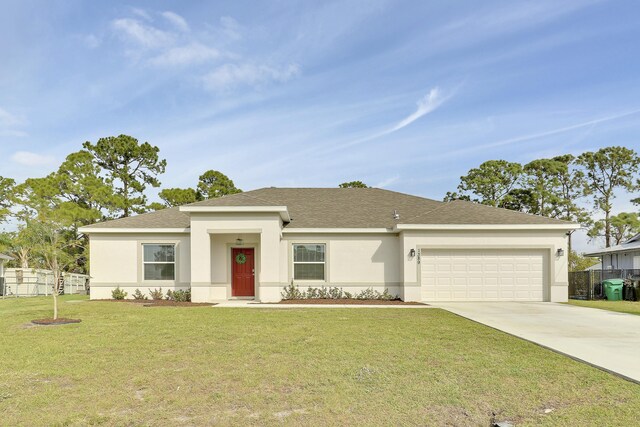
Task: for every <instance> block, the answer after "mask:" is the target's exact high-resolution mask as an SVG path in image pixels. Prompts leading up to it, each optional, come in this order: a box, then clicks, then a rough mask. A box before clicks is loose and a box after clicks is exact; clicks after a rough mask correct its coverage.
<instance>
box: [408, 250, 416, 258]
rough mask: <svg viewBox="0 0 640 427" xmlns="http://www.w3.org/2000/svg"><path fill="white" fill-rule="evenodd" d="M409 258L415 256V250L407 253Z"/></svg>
mask: <svg viewBox="0 0 640 427" xmlns="http://www.w3.org/2000/svg"><path fill="white" fill-rule="evenodd" d="M409 256H410V257H411V258H413V257H414V256H416V250H415V249H411V250H410V251H409Z"/></svg>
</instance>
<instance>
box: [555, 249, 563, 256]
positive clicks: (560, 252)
mask: <svg viewBox="0 0 640 427" xmlns="http://www.w3.org/2000/svg"><path fill="white" fill-rule="evenodd" d="M556 255H557V256H559V257H560V256H564V249H558V250H557V251H556Z"/></svg>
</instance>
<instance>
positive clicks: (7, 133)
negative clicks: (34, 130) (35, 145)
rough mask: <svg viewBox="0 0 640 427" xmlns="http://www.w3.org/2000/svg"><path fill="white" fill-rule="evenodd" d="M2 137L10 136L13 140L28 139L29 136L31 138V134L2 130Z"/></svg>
mask: <svg viewBox="0 0 640 427" xmlns="http://www.w3.org/2000/svg"><path fill="white" fill-rule="evenodd" d="M0 136H9V137H13V138H26V137H27V136H29V134H28V133H27V132H25V131H22V130H13V129H7V130H0Z"/></svg>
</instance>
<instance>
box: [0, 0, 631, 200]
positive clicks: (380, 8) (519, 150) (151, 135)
mask: <svg viewBox="0 0 640 427" xmlns="http://www.w3.org/2000/svg"><path fill="white" fill-rule="evenodd" d="M639 14H640V5H639V4H638V3H637V2H636V1H596V0H593V1H571V0H567V1H561V2H560V1H557V0H554V1H544V0H540V1H483V2H477V1H455V2H435V1H431V2H426V1H415V2H409V1H398V2H395V1H382V0H381V1H377V0H366V1H344V2H342V1H336V2H330V1H305V2H302V1H269V2H255V1H217V2H204V1H202V2H194V1H192V2H189V1H181V2H168V1H153V2H151V1H149V2H144V1H142V2H117V1H109V2H89V1H65V2H50V1H28V0H21V1H6V0H5V1H3V4H2V14H0V55H2V65H0V155H1V156H2V158H4V159H9V160H10V161H8V162H6V161H5V162H3V163H2V166H0V175H3V176H9V177H13V178H16V179H18V180H21V179H24V178H26V177H28V176H38V175H45V174H47V173H49V172H50V171H52V170H54V169H55V168H56V166H57V165H58V164H59V163H60V161H61V160H62V159H63V158H64V157H65V156H66V155H67V154H68V153H69V152H72V151H75V150H78V149H80V147H81V144H82V142H84V141H86V140H91V141H95V140H97V139H98V138H99V137H102V136H109V135H117V134H121V133H125V134H130V135H132V136H135V137H136V138H138V139H140V140H143V141H149V142H150V143H152V144H154V145H157V146H159V147H160V149H161V155H162V156H163V157H165V158H166V159H167V160H168V168H167V173H166V174H165V175H164V176H163V177H162V182H163V184H164V185H165V186H171V187H175V186H194V185H195V183H196V181H197V177H198V175H200V174H201V173H202V172H203V171H205V170H207V169H217V170H220V171H222V172H224V173H226V174H227V175H229V176H230V177H231V178H232V179H233V180H234V181H235V182H236V184H237V185H238V186H239V187H240V188H243V189H245V190H248V189H253V188H259V187H263V186H272V185H273V186H330V187H333V186H336V185H337V184H339V183H340V182H343V181H349V180H355V179H359V180H363V181H365V182H366V183H368V184H369V185H374V186H379V187H384V188H388V189H392V190H397V191H402V192H408V193H412V194H416V195H421V196H425V197H431V198H435V199H441V198H442V197H443V195H444V194H445V193H446V192H447V191H448V190H453V189H455V187H456V185H457V184H458V181H459V177H460V175H463V174H465V173H466V171H468V170H469V169H470V168H472V167H474V166H477V165H478V164H479V163H481V162H482V161H485V160H489V159H497V158H501V159H507V160H510V161H517V162H522V163H526V162H528V161H530V160H532V159H535V158H540V157H547V156H553V155H557V154H563V153H574V154H579V153H581V152H583V151H585V150H594V149H597V148H599V147H603V146H607V145H613V144H616V145H625V146H627V147H632V148H635V149H640V141H639V140H638V135H639V134H640V132H639V131H640V96H639V95H640V85H638V83H639V81H640V44H638V40H640V26H639V25H638V24H637V22H638V16H639ZM153 193H155V191H154V192H153ZM631 209H634V208H633V207H632V206H631V205H630V203H629V202H628V197H627V196H625V195H621V197H620V198H619V199H618V200H617V204H616V210H617V211H622V210H631Z"/></svg>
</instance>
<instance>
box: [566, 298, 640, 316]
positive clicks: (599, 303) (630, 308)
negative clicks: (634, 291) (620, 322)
mask: <svg viewBox="0 0 640 427" xmlns="http://www.w3.org/2000/svg"><path fill="white" fill-rule="evenodd" d="M569 304H571V305H579V306H580V307H591V308H600V309H602V310H610V311H617V312H619V313H629V314H636V315H640V302H638V301H606V300H596V301H582V300H569Z"/></svg>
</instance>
